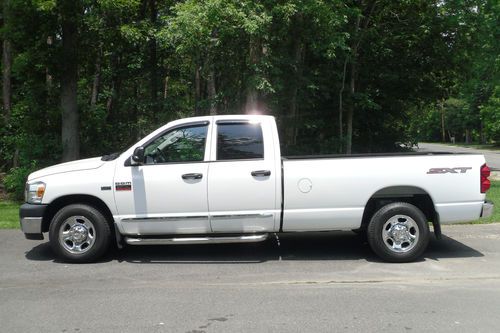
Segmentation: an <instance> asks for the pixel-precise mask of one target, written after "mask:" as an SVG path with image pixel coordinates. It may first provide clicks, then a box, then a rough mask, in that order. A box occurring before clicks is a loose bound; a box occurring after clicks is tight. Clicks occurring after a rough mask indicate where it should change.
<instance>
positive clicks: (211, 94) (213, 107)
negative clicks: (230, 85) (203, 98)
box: [207, 65, 217, 116]
mask: <svg viewBox="0 0 500 333" xmlns="http://www.w3.org/2000/svg"><path fill="white" fill-rule="evenodd" d="M207 90H208V99H209V100H210V110H209V114H210V115H211V116H214V115H216V114H217V101H216V97H217V91H216V89H215V70H214V68H213V65H211V68H210V72H209V73H208V78H207Z"/></svg>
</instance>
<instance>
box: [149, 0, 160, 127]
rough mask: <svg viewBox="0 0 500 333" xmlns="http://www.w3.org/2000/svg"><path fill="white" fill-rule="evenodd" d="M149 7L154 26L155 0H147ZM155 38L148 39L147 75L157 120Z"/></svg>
mask: <svg viewBox="0 0 500 333" xmlns="http://www.w3.org/2000/svg"><path fill="white" fill-rule="evenodd" d="M149 7H150V20H151V23H152V24H153V26H156V17H157V16H158V9H157V7H156V0H150V1H149ZM157 58H158V57H157V47H156V38H155V37H154V36H152V37H151V40H150V41H149V75H150V82H151V103H152V106H153V107H152V110H153V112H154V115H153V119H155V120H157V119H158V118H157V117H158V113H159V111H160V108H159V103H158V86H159V85H158V59H157Z"/></svg>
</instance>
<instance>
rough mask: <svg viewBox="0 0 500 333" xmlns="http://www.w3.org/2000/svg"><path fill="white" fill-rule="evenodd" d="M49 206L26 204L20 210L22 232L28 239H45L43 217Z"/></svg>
mask: <svg viewBox="0 0 500 333" xmlns="http://www.w3.org/2000/svg"><path fill="white" fill-rule="evenodd" d="M46 208H47V205H33V204H28V203H25V204H23V205H22V206H21V207H20V208H19V219H20V223H21V230H22V231H23V232H24V236H25V237H26V238H27V239H43V234H42V232H43V230H42V227H43V224H42V222H43V215H44V214H45V210H46Z"/></svg>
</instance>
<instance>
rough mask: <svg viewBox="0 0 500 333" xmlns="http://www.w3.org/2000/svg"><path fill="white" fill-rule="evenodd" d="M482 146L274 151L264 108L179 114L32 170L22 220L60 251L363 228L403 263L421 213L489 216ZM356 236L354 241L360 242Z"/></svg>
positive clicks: (425, 218) (419, 247)
mask: <svg viewBox="0 0 500 333" xmlns="http://www.w3.org/2000/svg"><path fill="white" fill-rule="evenodd" d="M489 174H490V171H489V169H488V167H487V166H486V164H485V159H484V157H483V156H482V155H472V154H447V153H425V154H420V153H408V154H379V155H348V156H346V155H339V156H317V157H308V156H305V157H293V158H292V157H288V158H286V157H282V156H281V153H280V144H279V138H278V131H277V127H276V123H275V120H274V118H273V117H271V116H255V115H236V116H209V117H196V118H187V119H181V120H177V121H173V122H171V123H168V124H167V125H165V126H163V127H161V128H159V129H158V130H156V131H154V132H153V133H151V134H149V135H148V136H146V137H145V138H144V139H142V140H140V141H139V142H138V143H137V144H135V145H134V146H132V147H130V148H129V149H127V150H125V151H124V152H122V153H121V154H113V155H107V156H103V157H102V158H91V159H85V160H79V161H74V162H69V163H63V164H58V165H55V166H52V167H48V168H45V169H42V170H39V171H36V172H34V173H32V174H31V175H29V177H28V181H27V183H26V203H25V204H24V205H22V206H21V209H20V220H21V227H22V230H23V232H24V233H25V236H26V238H28V239H43V234H42V233H43V232H49V239H50V244H51V246H52V248H53V250H54V251H55V252H56V254H57V255H58V256H60V257H61V258H62V259H64V260H66V261H72V262H89V261H95V260H97V259H98V258H99V257H101V256H102V255H103V254H104V253H105V252H106V250H107V249H108V248H109V246H110V245H111V244H113V243H114V242H115V241H116V243H117V244H118V247H121V246H123V245H125V244H128V245H143V244H156V245H157V244H200V243H233V242H259V241H263V240H265V239H266V237H267V236H268V235H269V234H270V233H287V232H311V231H333V230H355V231H359V232H366V234H367V238H368V242H369V244H370V246H371V248H372V249H373V251H374V252H375V253H376V254H377V255H378V256H380V257H381V258H382V259H384V260H387V261H392V262H406V261H411V260H414V259H415V258H417V257H419V256H420V255H421V254H422V253H423V252H424V250H425V248H426V246H427V244H428V241H429V222H430V223H432V224H433V227H434V233H435V234H436V236H437V237H438V238H439V236H440V224H446V223H456V222H465V221H470V220H475V219H478V218H479V217H484V216H489V215H491V213H492V211H493V204H492V203H491V202H487V201H485V192H486V191H487V190H488V188H489V186H490V182H489V180H488V176H489ZM360 245H361V244H360Z"/></svg>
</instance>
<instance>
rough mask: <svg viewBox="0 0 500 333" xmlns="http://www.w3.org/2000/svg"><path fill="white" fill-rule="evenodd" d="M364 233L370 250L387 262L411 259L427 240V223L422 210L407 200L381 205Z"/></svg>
mask: <svg viewBox="0 0 500 333" xmlns="http://www.w3.org/2000/svg"><path fill="white" fill-rule="evenodd" d="M367 234H368V243H369V244H370V247H371V248H372V250H373V251H374V252H375V253H376V254H377V255H378V256H379V257H380V258H382V259H384V260H386V261H390V262H409V261H413V260H415V259H417V258H418V257H420V256H421V255H422V253H423V252H424V251H425V249H426V248H427V245H428V243H429V225H428V224H427V219H426V217H425V215H424V213H422V211H421V210H420V209H418V208H417V207H416V206H414V205H412V204H409V203H406V202H394V203H391V204H388V205H385V206H383V207H382V208H380V209H379V210H378V211H377V212H376V213H375V214H374V215H373V217H372V218H371V220H370V224H369V225H368V230H367Z"/></svg>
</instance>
